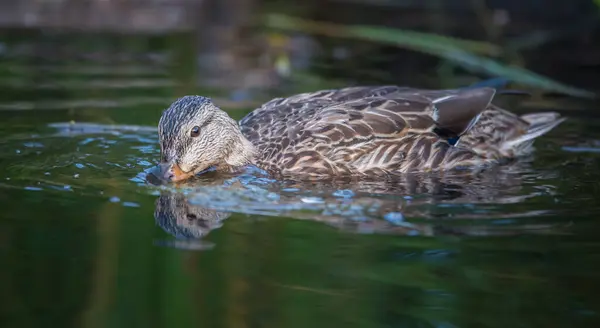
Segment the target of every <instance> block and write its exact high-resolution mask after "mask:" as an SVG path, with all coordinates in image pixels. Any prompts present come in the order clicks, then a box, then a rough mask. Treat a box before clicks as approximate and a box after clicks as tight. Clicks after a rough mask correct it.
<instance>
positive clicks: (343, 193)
mask: <svg viewBox="0 0 600 328" xmlns="http://www.w3.org/2000/svg"><path fill="white" fill-rule="evenodd" d="M333 196H334V197H343V198H351V197H352V196H354V192H353V191H352V190H350V189H342V190H336V191H335V192H334V193H333Z"/></svg>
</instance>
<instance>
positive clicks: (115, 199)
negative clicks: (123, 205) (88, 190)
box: [108, 196, 121, 203]
mask: <svg viewBox="0 0 600 328" xmlns="http://www.w3.org/2000/svg"><path fill="white" fill-rule="evenodd" d="M108 200H109V201H110V202H111V203H118V202H120V201H121V199H120V198H119V197H117V196H112V197H111V198H109V199H108Z"/></svg>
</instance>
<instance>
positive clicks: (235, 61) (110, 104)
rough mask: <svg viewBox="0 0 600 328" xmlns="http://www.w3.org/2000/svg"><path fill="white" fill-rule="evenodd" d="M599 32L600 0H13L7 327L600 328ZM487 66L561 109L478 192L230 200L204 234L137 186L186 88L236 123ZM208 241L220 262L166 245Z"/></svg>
mask: <svg viewBox="0 0 600 328" xmlns="http://www.w3.org/2000/svg"><path fill="white" fill-rule="evenodd" d="M599 23H600V2H599V1H598V0H570V1H564V0H544V1H541V0H519V1H516V0H487V1H485V0H454V1H449V0H446V1H442V0H428V1H425V0H370V1H368V0H306V1H290V0H13V1H10V0H0V204H1V205H2V208H0V266H1V267H2V268H0V290H1V292H0V326H2V327H3V328H4V327H7V328H8V327H42V326H44V327H46V326H51V327H138V326H139V327H186V326H195V327H200V326H202V327H235V328H247V327H307V326H316V327H319V326H321V327H328V328H329V327H341V326H343V327H438V328H442V327H443V328H450V327H575V326H577V327H584V326H585V327H597V326H598V325H597V324H598V322H599V318H600V316H599V314H598V313H599V309H600V304H599V301H598V296H597V290H599V289H598V288H600V279H599V277H598V268H596V266H598V263H600V262H599V261H598V260H599V259H600V254H599V253H598V250H600V247H599V243H598V238H597V236H598V233H600V225H599V224H598V223H597V218H598V214H600V205H598V202H597V199H598V197H600V194H599V192H600V189H598V184H597V183H596V182H597V181H598V180H599V179H600V176H599V173H598V163H600V156H599V153H600V151H599V149H600V141H599V140H600V135H599V134H598V133H599V132H598V131H600V120H598V116H599V115H598V113H599V111H598V110H597V105H598V103H597V100H596V99H594V97H595V95H596V94H598V92H600V42H599V41H600V29H599V27H600V24H599ZM487 79H492V80H491V82H490V83H492V84H496V83H497V84H503V83H504V82H505V81H509V82H510V83H509V84H508V86H509V87H510V88H517V89H524V90H527V91H529V92H531V93H532V96H531V97H523V98H521V97H518V98H519V99H518V100H519V101H518V104H515V106H514V107H510V109H511V110H514V111H520V112H523V111H542V110H556V111H559V112H561V113H562V114H563V115H567V116H569V120H568V121H567V122H565V123H564V124H562V125H561V126H560V128H559V129H557V130H556V131H554V132H552V134H550V135H549V136H547V137H544V138H540V141H539V142H536V146H537V147H538V149H539V151H538V152H537V153H536V161H535V162H534V164H532V165H531V167H528V168H527V169H526V170H525V171H514V172H513V171H509V172H508V173H505V175H501V178H498V179H489V181H484V182H482V183H480V184H479V185H478V184H477V183H471V187H473V188H474V189H475V191H474V192H471V193H470V194H469V193H468V192H467V191H465V189H463V186H458V185H457V184H451V185H450V190H449V191H448V190H447V188H448V185H444V184H441V183H439V184H435V183H433V184H432V185H426V186H424V187H423V186H421V187H418V188H416V187H414V186H412V185H409V186H408V187H407V188H405V189H404V190H403V191H402V192H401V194H402V196H398V195H396V196H394V197H392V196H390V195H389V194H384V193H382V194H384V195H381V194H380V195H376V193H374V192H372V193H368V192H367V194H368V195H367V196H364V195H363V196H361V197H358V196H356V197H355V198H354V199H355V200H356V204H354V205H356V207H357V208H358V209H359V210H361V211H362V210H363V209H364V210H365V211H364V212H360V213H359V214H360V215H358V216H356V217H354V219H356V222H354V221H352V222H353V223H352V224H349V223H348V225H350V226H351V227H350V228H348V227H346V224H347V222H346V221H343V220H341V219H340V220H338V218H334V217H333V214H331V213H330V214H323V215H321V216H316V215H315V216H311V215H310V214H304V216H301V215H300V214H290V213H283V214H281V215H279V216H280V217H277V216H278V215H277V213H275V215H274V216H271V217H267V216H262V215H257V212H256V211H254V212H253V210H252V209H248V208H245V207H244V203H243V202H241V203H240V202H239V199H237V198H235V197H239V196H235V195H234V196H231V195H230V196H231V197H232V199H233V200H231V199H226V200H228V201H231V202H226V201H223V204H224V205H222V206H223V207H225V208H231V207H235V206H233V205H236V206H237V207H236V211H235V213H233V214H232V215H231V217H229V218H227V220H226V221H225V223H223V222H222V221H221V220H222V218H221V216H220V214H218V213H217V214H218V215H216V216H217V217H218V218H217V219H216V220H215V222H212V221H211V223H213V224H214V225H208V226H201V225H200V224H197V222H196V221H195V220H188V219H189V217H188V218H187V219H186V218H185V217H183V218H180V217H179V218H177V217H176V218H175V219H173V217H169V215H170V214H173V213H171V212H176V210H177V209H180V208H185V206H191V205H189V202H188V201H187V199H183V200H177V199H176V200H171V199H169V197H170V196H168V195H167V196H164V197H165V199H166V200H165V201H164V203H165V204H179V205H177V206H175V205H168V206H167V205H165V206H166V207H167V209H166V210H164V211H165V213H166V214H164V213H163V214H161V215H163V217H160V216H157V215H156V214H155V209H156V207H155V206H156V201H157V196H158V195H159V192H158V191H156V190H151V189H150V188H149V187H147V186H145V185H143V183H142V182H141V181H140V179H137V175H138V174H139V173H140V172H142V171H143V170H145V169H147V168H148V167H150V166H152V165H153V164H154V163H156V161H157V159H158V153H159V149H158V144H157V138H156V132H155V131H154V130H153V129H154V128H155V127H156V124H157V122H158V119H159V117H160V113H161V111H162V110H163V109H164V108H165V107H166V106H168V105H169V104H170V103H171V102H172V101H173V100H174V99H175V98H176V97H180V96H182V95H185V94H201V95H205V96H210V97H212V98H213V99H214V100H215V101H216V102H217V104H219V105H220V106H221V107H222V108H223V109H225V110H227V111H228V112H229V113H230V115H231V116H232V117H234V118H236V119H239V118H241V117H243V116H244V115H245V114H246V113H248V112H249V111H250V110H252V109H253V108H255V107H256V106H258V105H259V104H261V103H263V102H265V101H267V100H269V99H271V98H273V97H280V96H285V95H290V94H293V93H297V92H304V91H314V90H318V89H322V88H333V87H340V86H348V85H366V84H396V85H405V86H412V87H421V88H454V87H462V86H467V85H471V84H473V83H477V82H480V81H482V80H487ZM79 122H83V123H100V124H114V126H110V127H109V126H108V125H76V124H73V123H79ZM61 124H63V125H61ZM523 172H526V173H523ZM492 185H493V186H492ZM477 187H480V189H477ZM365 188H366V189H369V186H366V187H365ZM212 193H213V190H212V189H210V190H209V192H206V194H204V195H203V196H207V195H208V196H212ZM214 193H216V192H214ZM252 193H253V195H254V194H258V193H255V192H254V191H252ZM260 195H261V194H259V196H256V197H262V196H260ZM339 195H340V194H339V193H338V196H336V197H338V198H343V197H345V196H344V195H345V194H343V193H342V194H341V195H342V196H339ZM208 196H207V197H208ZM161 197H163V196H161ZM169 201H171V203H169ZM349 201H350V202H351V201H352V199H350V200H349ZM340 202H342V201H340ZM209 203H210V202H209ZM266 203H268V202H267V200H265V199H262V200H259V201H256V199H255V201H254V202H251V205H261V204H266ZM182 204H187V205H182ZM232 204H233V205H232ZM240 204H241V205H240ZM363 204H367V205H373V204H375V205H377V204H384V205H385V204H387V205H390V206H392V208H393V209H394V211H401V212H402V214H398V213H396V214H394V215H392V216H385V218H386V219H384V216H383V215H382V213H380V212H377V211H375V212H372V213H371V212H369V213H371V214H368V213H367V210H366V208H367V207H362V206H363ZM169 206H171V207H169ZM315 206H316V205H315ZM365 206H366V205H365ZM382 207H385V206H382ZM353 208H354V207H353ZM354 209H356V208H354ZM188 210H189V209H188ZM169 211H171V212H169ZM198 212H201V210H198ZM323 213H325V212H323ZM365 213H367V214H365ZM373 213H375V214H373ZM180 214H181V213H180ZM212 214H214V213H212ZM212 214H210V215H212ZM259 214H260V213H259ZM184 215H185V213H184ZM294 215H297V217H295V219H293V218H290V217H294ZM328 215H331V217H329V216H328ZM173 216H176V215H174V214H173ZM223 216H227V215H223ZM165 217H166V219H165ZM299 217H302V218H303V219H298V218H299ZM324 217H325V218H324ZM169 219H171V221H169ZM161 220H162V221H161ZM173 220H174V221H173ZM394 220H395V221H394ZM403 220H405V221H403ZM164 221H167V222H166V223H165V222H164ZM392 221H394V222H396V221H398V222H400V223H398V224H399V225H396V223H390V222H392ZM413 221H414V222H416V223H414V222H413ZM357 222H358V223H357ZM333 226H335V227H337V228H336V229H334V228H332V227H333ZM357 226H358V227H357ZM345 229H346V230H352V233H345V232H343V231H341V230H345ZM189 230H191V231H192V232H191V233H190V232H189ZM205 230H213V231H210V234H208V236H206V238H204V240H203V241H202V243H201V244H202V245H204V243H206V244H207V245H208V246H206V248H207V250H206V251H197V250H190V249H185V247H181V248H180V247H172V246H173V245H172V244H169V243H167V244H169V245H171V246H168V247H165V246H164V245H163V244H161V243H162V242H164V240H169V241H170V242H173V239H174V236H175V237H177V234H184V233H186V232H187V233H188V234H196V235H202V234H205V233H206V231H205ZM356 232H358V233H356ZM175 244H176V243H175ZM211 245H212V246H211ZM213 246H214V248H211V247H213ZM594 286H595V287H594Z"/></svg>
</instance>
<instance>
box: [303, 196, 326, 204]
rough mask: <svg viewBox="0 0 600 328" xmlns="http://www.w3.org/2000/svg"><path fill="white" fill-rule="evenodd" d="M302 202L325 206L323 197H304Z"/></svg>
mask: <svg viewBox="0 0 600 328" xmlns="http://www.w3.org/2000/svg"><path fill="white" fill-rule="evenodd" d="M302 202H304V203H307V204H323V203H324V201H323V198H321V197H302Z"/></svg>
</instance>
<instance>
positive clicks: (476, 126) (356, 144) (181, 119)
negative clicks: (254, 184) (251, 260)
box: [158, 86, 564, 181]
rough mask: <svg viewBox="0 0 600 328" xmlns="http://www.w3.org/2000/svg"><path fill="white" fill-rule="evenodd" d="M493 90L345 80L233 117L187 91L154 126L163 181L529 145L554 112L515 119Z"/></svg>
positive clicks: (345, 171)
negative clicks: (495, 102)
mask: <svg viewBox="0 0 600 328" xmlns="http://www.w3.org/2000/svg"><path fill="white" fill-rule="evenodd" d="M495 93H496V91H495V89H492V88H487V87H485V88H472V89H457V90H420V89H413V88H407V87H398V86H382V87H350V88H343V89H338V90H323V91H317V92H312V93H303V94H298V95H294V96H291V97H289V98H276V99H273V100H271V101H269V102H267V103H265V104H264V105H262V106H261V107H260V108H258V109H256V110H254V111H253V112H251V113H250V114H248V115H247V116H246V117H244V118H243V119H242V120H241V121H240V122H239V123H238V122H236V121H234V120H233V119H232V118H230V117H229V116H228V115H227V113H225V112H224V111H222V110H221V109H219V108H218V107H217V106H216V105H215V104H214V103H213V102H212V101H211V100H210V99H209V98H205V97H201V96H185V97H183V98H180V99H178V100H176V101H175V102H174V103H173V104H172V105H171V106H170V107H169V108H168V109H167V110H165V111H164V113H163V114H162V116H161V118H160V121H159V124H158V130H159V132H158V133H159V139H160V148H161V169H162V175H163V177H164V178H166V179H168V180H171V181H181V180H185V179H187V178H189V177H191V176H193V175H195V174H197V173H199V172H202V171H204V170H207V169H211V168H212V169H216V170H217V171H229V172H231V171H234V170H235V169H236V168H240V167H243V166H246V165H255V166H258V167H259V168H262V169H264V170H266V171H268V172H270V173H272V174H282V175H292V176H297V177H327V176H329V177H332V176H342V175H346V176H349V175H350V176H380V175H393V174H400V173H406V172H410V171H439V170H450V169H453V168H458V167H477V166H480V165H484V164H492V163H498V162H499V161H500V160H503V159H512V158H517V157H520V156H523V155H527V154H529V153H530V152H531V151H532V147H531V145H532V143H533V140H534V139H535V138H537V137H539V136H541V135H543V134H544V133H546V132H548V131H550V130H551V129H552V128H554V127H555V126H557V125H558V124H559V123H561V122H562V121H563V120H564V118H560V117H559V115H558V114H557V113H536V114H528V115H523V116H517V115H515V114H513V113H511V112H508V111H506V110H504V109H501V108H499V107H497V106H495V105H493V104H491V101H492V99H493V97H494V95H495Z"/></svg>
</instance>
